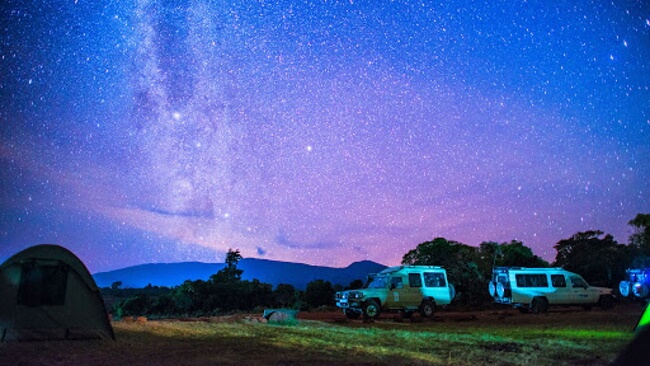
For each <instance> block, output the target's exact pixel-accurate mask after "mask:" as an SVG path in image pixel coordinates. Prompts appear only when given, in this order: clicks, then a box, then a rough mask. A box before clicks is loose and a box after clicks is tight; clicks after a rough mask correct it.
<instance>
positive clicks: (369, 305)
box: [362, 300, 381, 319]
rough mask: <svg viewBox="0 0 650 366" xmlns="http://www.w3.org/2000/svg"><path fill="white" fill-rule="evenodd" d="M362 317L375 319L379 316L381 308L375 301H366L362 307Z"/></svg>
mask: <svg viewBox="0 0 650 366" xmlns="http://www.w3.org/2000/svg"><path fill="white" fill-rule="evenodd" d="M362 310H363V317H364V318H366V319H377V318H378V317H379V314H381V308H380V307H379V305H378V304H377V301H375V300H368V301H366V302H364V303H363V306H362Z"/></svg>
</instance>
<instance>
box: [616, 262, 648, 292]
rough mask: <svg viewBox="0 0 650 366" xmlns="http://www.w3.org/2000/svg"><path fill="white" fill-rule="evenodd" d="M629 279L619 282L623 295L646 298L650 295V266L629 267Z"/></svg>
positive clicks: (619, 288) (619, 289)
mask: <svg viewBox="0 0 650 366" xmlns="http://www.w3.org/2000/svg"><path fill="white" fill-rule="evenodd" d="M625 272H626V273H627V279H626V280H624V281H621V282H620V283H619V284H618V291H619V292H620V293H621V296H623V297H628V296H631V295H632V296H634V298H635V299H639V300H644V299H647V298H648V297H649V296H650V268H628V269H627V270H626V271H625Z"/></svg>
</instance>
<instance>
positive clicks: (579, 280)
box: [571, 276, 588, 287]
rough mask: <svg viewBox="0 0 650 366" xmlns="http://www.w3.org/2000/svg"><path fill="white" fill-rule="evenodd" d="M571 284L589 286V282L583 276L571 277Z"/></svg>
mask: <svg viewBox="0 0 650 366" xmlns="http://www.w3.org/2000/svg"><path fill="white" fill-rule="evenodd" d="M571 286H573V287H588V285H587V282H585V280H583V279H582V277H576V276H572V277H571Z"/></svg>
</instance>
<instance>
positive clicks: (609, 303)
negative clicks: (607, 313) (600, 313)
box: [598, 296, 614, 310]
mask: <svg viewBox="0 0 650 366" xmlns="http://www.w3.org/2000/svg"><path fill="white" fill-rule="evenodd" d="M598 306H600V308H601V309H603V310H609V309H611V308H613V307H614V299H613V298H612V297H611V296H601V297H600V300H598Z"/></svg>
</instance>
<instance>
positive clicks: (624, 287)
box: [618, 281, 630, 297]
mask: <svg viewBox="0 0 650 366" xmlns="http://www.w3.org/2000/svg"><path fill="white" fill-rule="evenodd" d="M618 291H619V292H620V293H621V296H623V297H628V296H630V281H621V283H619V284H618Z"/></svg>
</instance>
